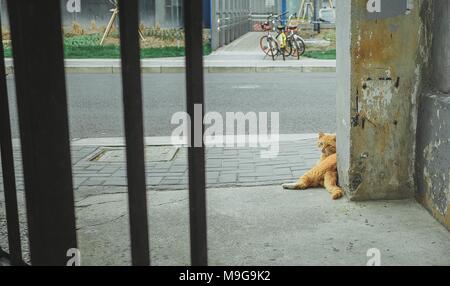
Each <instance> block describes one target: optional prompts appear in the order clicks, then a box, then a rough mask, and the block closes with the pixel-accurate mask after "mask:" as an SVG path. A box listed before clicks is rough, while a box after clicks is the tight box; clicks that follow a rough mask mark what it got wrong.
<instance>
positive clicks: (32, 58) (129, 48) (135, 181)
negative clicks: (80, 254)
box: [0, 0, 207, 266]
mask: <svg viewBox="0 0 450 286" xmlns="http://www.w3.org/2000/svg"><path fill="white" fill-rule="evenodd" d="M7 6H8V13H9V19H10V27H11V39H12V47H13V55H14V66H15V83H16V96H17V104H18V115H19V129H20V138H21V151H22V162H23V175H24V183H25V199H26V213H27V218H28V239H29V245H30V257H31V264H32V265H66V261H67V259H68V258H67V257H66V255H67V251H68V250H69V249H73V248H77V238H76V227H75V203H74V192H73V183H72V165H71V157H70V143H69V142H70V141H69V124H68V113H67V110H68V107H67V95H66V84H65V72H64V54H63V40H62V33H61V9H60V1H58V0H50V1H35V0H20V1H19V0H8V1H7ZM119 11H120V14H119V17H120V36H121V58H122V82H123V104H124V121H125V137H126V145H127V148H126V150H127V156H126V158H127V175H128V198H129V199H128V205H129V218H130V222H129V223H130V239H131V254H132V255H131V256H132V264H133V265H149V264H150V247H149V227H148V222H147V221H148V214H147V197H146V182H145V164H144V163H145V162H144V139H143V107H142V89H141V69H140V50H139V35H138V24H139V19H138V15H139V13H138V0H121V1H119ZM42 15H45V17H42ZM202 16H203V13H202V1H186V2H185V5H184V19H185V31H186V91H187V111H188V114H190V115H191V116H192V117H193V113H194V105H196V104H202V106H204V104H203V103H204V99H203V94H204V90H203V88H204V87H203V86H204V82H203V54H202V46H203V45H202V23H203V21H202ZM1 46H2V45H1ZM30 51H32V52H30ZM0 57H1V63H0V112H1V113H0V128H1V129H0V145H1V155H2V167H3V177H4V186H5V192H4V193H5V202H6V213H7V225H8V239H9V253H10V255H11V257H12V258H13V259H12V260H13V261H12V263H13V264H21V261H22V253H21V252H22V251H21V243H20V232H19V220H18V207H17V195H16V187H15V174H14V165H13V163H14V160H13V154H12V144H11V128H10V117H9V110H8V102H7V101H8V96H7V89H6V79H5V67H4V55H3V47H1V48H0ZM195 128H197V127H196V125H195V124H194V122H192V125H191V130H192V132H191V133H192V134H196V133H198V132H201V134H203V127H202V130H195ZM190 140H191V141H192V142H193V140H194V138H190ZM191 145H192V146H195V145H194V144H191ZM188 162H189V209H190V236H191V240H190V243H191V261H192V265H194V266H202V265H206V264H207V235H206V230H207V226H206V191H205V150H204V146H203V143H202V145H201V147H191V148H189V150H188ZM150 199H151V198H150ZM150 215H151V214H150ZM150 230H151V229H150Z"/></svg>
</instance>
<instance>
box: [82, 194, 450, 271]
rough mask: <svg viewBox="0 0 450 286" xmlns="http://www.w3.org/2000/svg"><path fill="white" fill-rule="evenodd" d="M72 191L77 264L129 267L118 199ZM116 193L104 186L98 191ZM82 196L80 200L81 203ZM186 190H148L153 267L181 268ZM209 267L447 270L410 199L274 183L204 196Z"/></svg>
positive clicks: (448, 244) (444, 251)
mask: <svg viewBox="0 0 450 286" xmlns="http://www.w3.org/2000/svg"><path fill="white" fill-rule="evenodd" d="M97 191H98V190H89V189H86V190H83V191H81V192H79V193H78V197H77V200H78V203H77V205H78V208H77V216H78V227H79V230H78V238H79V245H80V249H81V253H82V263H83V264H84V265H122V264H129V263H130V257H129V242H128V226H127V225H128V224H127V220H128V218H127V215H126V213H127V206H126V201H125V198H126V195H125V194H120V193H117V194H106V195H100V196H98V195H94V196H88V197H86V195H89V194H92V192H94V193H95V192H97ZM115 191H119V190H117V189H116V190H112V189H107V190H103V192H115ZM83 198H84V199H83ZM187 198H188V197H187V192H186V191H170V192H149V214H150V237H151V250H152V263H153V264H154V265H188V264H189V261H190V260H189V244H188V243H189V231H188V217H187V216H188V199H187ZM208 235H209V263H210V264H211V265H366V263H367V261H368V260H369V257H367V251H368V250H369V249H372V248H376V249H379V250H380V252H381V264H382V265H450V234H449V232H448V231H447V230H446V229H445V228H444V227H443V226H442V225H440V224H439V223H437V222H436V221H435V220H434V219H433V218H432V217H431V216H430V215H429V214H428V213H427V212H426V211H425V210H424V209H423V208H422V207H421V206H420V205H419V204H418V203H416V202H415V201H413V200H405V201H389V202H370V203H353V202H348V201H347V200H346V199H343V200H340V201H332V200H331V199H330V197H329V195H328V193H327V192H326V191H325V190H321V189H318V190H309V191H303V192H301V191H300V192H298V191H289V192H286V191H282V190H281V188H280V187H278V186H265V187H254V188H230V189H210V190H209V191H208Z"/></svg>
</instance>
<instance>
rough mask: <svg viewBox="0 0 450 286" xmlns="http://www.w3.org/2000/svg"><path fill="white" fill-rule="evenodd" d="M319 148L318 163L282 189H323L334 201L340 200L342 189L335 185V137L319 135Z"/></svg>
mask: <svg viewBox="0 0 450 286" xmlns="http://www.w3.org/2000/svg"><path fill="white" fill-rule="evenodd" d="M318 145H319V148H320V149H321V150H322V156H321V158H320V162H319V163H317V165H316V166H315V167H314V168H312V169H311V170H310V171H309V172H307V173H306V174H305V175H303V177H301V178H300V179H299V180H298V181H297V182H296V183H294V184H284V185H283V188H284V189H289V190H306V189H308V188H316V187H325V188H326V189H327V191H328V192H329V193H330V194H331V197H332V198H333V199H334V200H337V199H340V198H342V196H343V195H344V193H343V191H342V189H341V188H340V187H339V186H338V185H337V179H338V178H337V176H338V175H337V157H336V135H329V134H324V133H320V134H319V141H318Z"/></svg>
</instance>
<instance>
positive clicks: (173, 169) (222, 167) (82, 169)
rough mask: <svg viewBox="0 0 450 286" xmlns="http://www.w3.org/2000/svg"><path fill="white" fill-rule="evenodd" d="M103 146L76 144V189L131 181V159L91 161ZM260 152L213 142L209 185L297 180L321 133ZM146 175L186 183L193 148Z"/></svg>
mask: <svg viewBox="0 0 450 286" xmlns="http://www.w3.org/2000/svg"><path fill="white" fill-rule="evenodd" d="M102 148H103V147H97V146H72V163H73V181H74V188H75V189H78V188H80V187H97V186H104V187H109V186H126V185H127V178H126V177H127V175H126V165H125V163H123V162H122V163H120V162H114V163H112V162H91V161H89V158H91V156H93V155H94V154H96V153H98V152H99V151H101V149H102ZM151 148H152V147H150V151H151V150H152V149H151ZM260 154H261V148H250V147H244V148H217V147H211V148H207V149H206V158H207V170H206V175H207V187H208V188H218V187H248V186H262V185H277V184H281V183H283V182H289V181H294V180H296V179H297V178H298V177H299V176H301V175H302V174H303V173H304V172H305V171H307V170H308V169H309V168H311V167H312V166H313V165H314V164H315V163H316V162H317V161H318V159H319V157H320V153H319V151H318V150H317V147H316V139H304V140H298V141H288V142H280V150H279V155H278V156H277V157H275V158H272V159H264V158H261V156H260ZM14 156H15V163H16V164H15V165H16V177H17V178H16V181H17V187H18V189H19V190H23V188H24V184H23V176H22V168H21V164H20V162H21V158H20V157H21V156H20V149H19V148H15V149H14ZM0 172H1V171H0ZM0 174H1V173H0ZM146 176H147V185H148V188H149V189H151V190H161V191H163V190H180V189H186V188H187V185H188V170H187V149H186V148H180V149H179V150H178V152H177V153H176V155H175V156H174V157H173V158H172V160H170V161H147V162H146ZM0 190H3V177H2V176H0Z"/></svg>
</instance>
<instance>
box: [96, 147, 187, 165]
mask: <svg viewBox="0 0 450 286" xmlns="http://www.w3.org/2000/svg"><path fill="white" fill-rule="evenodd" d="M178 149H179V148H178V147H174V146H148V147H145V161H147V162H168V161H171V160H172V159H173V158H174V157H175V155H176V154H177V151H178ZM89 161H90V162H99V163H123V162H125V148H124V147H120V148H100V149H99V150H97V151H96V152H95V153H94V154H92V155H90V156H89Z"/></svg>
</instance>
